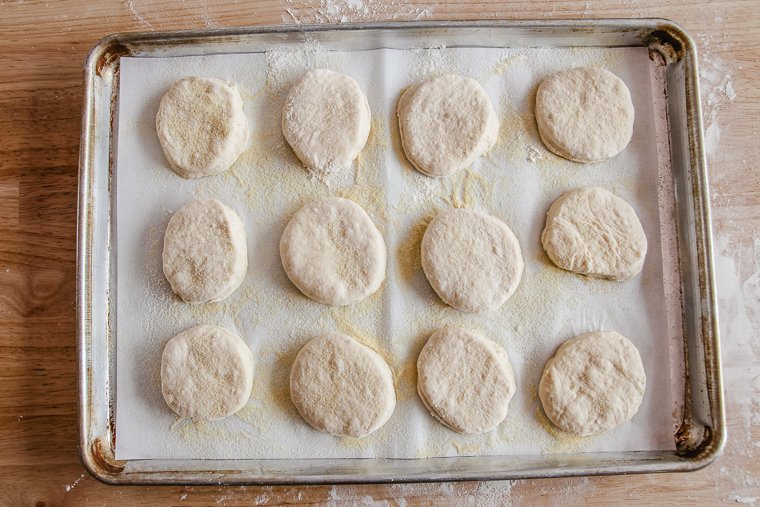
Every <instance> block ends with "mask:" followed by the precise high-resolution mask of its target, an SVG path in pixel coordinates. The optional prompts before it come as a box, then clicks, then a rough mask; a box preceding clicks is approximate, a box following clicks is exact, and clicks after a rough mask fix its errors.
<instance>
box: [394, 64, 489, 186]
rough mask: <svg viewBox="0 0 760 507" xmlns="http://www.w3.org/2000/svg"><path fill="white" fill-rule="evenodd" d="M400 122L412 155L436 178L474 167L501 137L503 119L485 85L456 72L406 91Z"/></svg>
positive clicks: (408, 154) (415, 162)
mask: <svg viewBox="0 0 760 507" xmlns="http://www.w3.org/2000/svg"><path fill="white" fill-rule="evenodd" d="M398 124H399V133H400V134H401V144H402V145H403V147H404V152H405V153H406V157H407V158H408V159H409V161H410V162H411V163H412V164H413V165H414V167H416V168H417V170H419V171H420V172H421V173H423V174H426V175H428V176H436V177H437V176H448V175H449V174H453V173H455V172H457V171H459V170H460V169H464V168H465V167H467V166H468V165H470V164H472V163H473V162H474V161H475V159H477V158H478V157H480V156H481V155H483V154H484V153H486V152H487V151H488V150H490V149H491V148H492V147H493V145H494V144H496V139H497V137H498V135H499V119H498V117H497V116H496V111H495V110H494V108H493V104H492V103H491V99H490V98H489V97H488V94H487V93H486V92H485V90H484V89H483V87H482V86H480V84H479V83H478V82H477V81H475V80H474V79H469V78H466V77H462V76H457V75H453V74H448V75H445V76H440V77H436V78H433V79H428V80H427V81H423V82H422V83H420V84H418V85H416V86H412V87H411V88H409V89H408V90H407V91H406V92H404V94H403V95H402V96H401V99H400V100H399V103H398Z"/></svg>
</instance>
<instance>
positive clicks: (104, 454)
mask: <svg viewBox="0 0 760 507" xmlns="http://www.w3.org/2000/svg"><path fill="white" fill-rule="evenodd" d="M90 455H91V456H92V461H93V462H94V463H95V465H97V466H98V468H99V469H100V470H102V471H103V472H105V473H107V474H108V475H115V474H120V473H121V472H123V471H124V467H125V466H126V464H127V462H126V461H119V460H117V459H115V458H114V457H113V455H112V454H111V453H110V451H106V450H105V449H104V448H103V445H102V443H101V441H100V438H96V439H95V441H93V442H92V446H90Z"/></svg>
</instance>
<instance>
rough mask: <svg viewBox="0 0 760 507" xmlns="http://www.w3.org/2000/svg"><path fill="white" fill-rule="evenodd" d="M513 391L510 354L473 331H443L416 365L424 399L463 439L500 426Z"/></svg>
mask: <svg viewBox="0 0 760 507" xmlns="http://www.w3.org/2000/svg"><path fill="white" fill-rule="evenodd" d="M515 390H516V387H515V376H514V373H513V372H512V366H511V365H510V363H509V357H507V353H506V352H505V351H504V349H503V348H502V347H501V346H499V345H498V344H497V343H495V342H492V341H491V340H488V339H486V338H484V337H482V336H481V335H480V334H478V333H476V332H475V331H470V330H468V329H463V328H461V327H445V328H443V329H440V330H438V331H436V332H435V333H433V335H432V336H431V337H430V339H429V340H428V341H427V343H426V344H425V346H424V347H423V348H422V352H421V353H420V357H419V358H418V359H417V392H418V393H419V395H420V398H421V399H422V401H423V403H424V404H425V406H426V407H427V408H428V410H429V411H430V413H431V414H433V416H435V418H436V419H438V420H439V421H440V422H442V423H443V424H444V425H446V426H448V427H449V428H451V429H453V430H454V431H458V432H460V433H483V432H486V431H490V430H492V429H494V428H495V427H496V426H498V425H499V424H500V423H501V422H502V421H503V420H504V418H505V417H507V408H508V407H509V401H510V400H511V399H512V396H513V395H514V394H515Z"/></svg>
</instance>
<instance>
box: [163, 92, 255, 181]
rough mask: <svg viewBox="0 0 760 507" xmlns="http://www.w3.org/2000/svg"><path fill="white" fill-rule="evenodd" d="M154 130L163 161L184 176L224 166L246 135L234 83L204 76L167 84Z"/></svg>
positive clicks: (247, 130) (237, 153)
mask: <svg viewBox="0 0 760 507" xmlns="http://www.w3.org/2000/svg"><path fill="white" fill-rule="evenodd" d="M156 131H157V132H158V140H159V141H160V142H161V148H162V149H163V151H164V156H165V157H166V160H167V161H168V162H169V165H171V167H172V169H174V171H175V172H176V173H177V174H179V175H180V176H182V177H183V178H199V177H201V176H210V175H212V174H217V173H220V172H223V171H226V170H227V169H229V168H230V166H231V165H232V164H233V163H234V162H235V160H237V158H238V157H239V156H240V154H241V153H243V151H244V150H245V147H246V144H247V143H248V138H249V137H250V128H249V126H248V118H247V117H246V115H245V111H243V98H242V97H241V96H240V92H239V91H238V88H237V85H235V83H230V82H227V81H221V80H219V79H211V78H205V77H186V78H184V79H180V80H179V81H176V82H175V83H174V84H172V85H171V87H170V88H169V91H167V92H166V94H165V95H164V96H163V98H162V99H161V105H160V106H159V108H158V114H157V115H156Z"/></svg>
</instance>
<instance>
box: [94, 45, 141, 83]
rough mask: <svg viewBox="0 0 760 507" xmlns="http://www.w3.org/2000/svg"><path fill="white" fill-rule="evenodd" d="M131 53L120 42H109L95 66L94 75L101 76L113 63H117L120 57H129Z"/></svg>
mask: <svg viewBox="0 0 760 507" xmlns="http://www.w3.org/2000/svg"><path fill="white" fill-rule="evenodd" d="M131 54H132V51H131V50H130V49H129V47H127V46H125V45H124V44H122V43H120V42H111V43H110V44H108V45H106V46H105V47H104V48H103V50H102V52H101V54H100V57H99V58H98V61H97V63H96V64H95V73H96V74H97V75H98V76H101V77H102V76H103V71H104V70H107V69H109V68H110V67H111V66H112V65H113V64H114V62H116V61H118V59H119V58H121V57H122V56H130V55H131Z"/></svg>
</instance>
